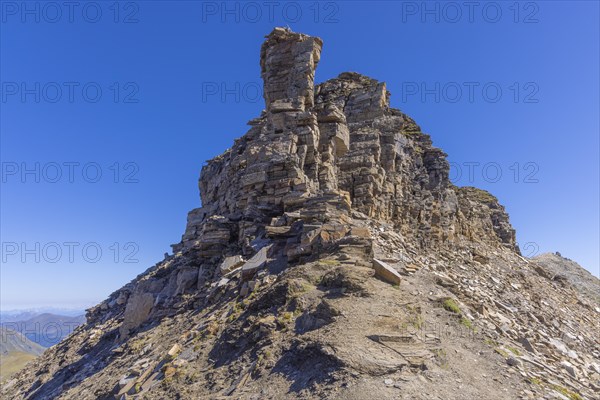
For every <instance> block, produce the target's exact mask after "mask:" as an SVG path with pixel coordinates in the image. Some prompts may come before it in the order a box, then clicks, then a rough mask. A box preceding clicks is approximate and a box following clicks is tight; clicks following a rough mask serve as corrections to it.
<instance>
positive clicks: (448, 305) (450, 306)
mask: <svg viewBox="0 0 600 400" xmlns="http://www.w3.org/2000/svg"><path fill="white" fill-rule="evenodd" d="M442 306H443V307H444V309H445V310H447V311H450V312H453V313H455V314H460V308H459V307H458V304H456V302H455V301H454V300H452V299H450V298H448V299H446V300H444V302H443V303H442Z"/></svg>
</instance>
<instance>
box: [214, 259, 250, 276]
mask: <svg viewBox="0 0 600 400" xmlns="http://www.w3.org/2000/svg"><path fill="white" fill-rule="evenodd" d="M243 264H244V259H243V258H242V256H231V257H226V258H225V259H224V260H223V262H222V263H221V265H220V266H219V271H220V272H221V275H226V274H227V273H229V272H231V271H233V270H235V269H236V268H238V267H240V266H242V265H243Z"/></svg>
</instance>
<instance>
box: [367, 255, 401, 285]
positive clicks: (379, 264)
mask: <svg viewBox="0 0 600 400" xmlns="http://www.w3.org/2000/svg"><path fill="white" fill-rule="evenodd" d="M373 269H374V270H375V276H377V277H378V278H380V279H382V280H384V281H386V282H389V283H391V284H392V285H399V284H400V282H401V281H402V277H401V276H400V274H399V273H398V271H396V270H395V269H394V268H392V267H390V266H389V265H388V264H386V263H385V262H383V261H380V260H377V259H376V258H374V259H373Z"/></svg>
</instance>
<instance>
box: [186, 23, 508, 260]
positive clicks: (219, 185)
mask: <svg viewBox="0 0 600 400" xmlns="http://www.w3.org/2000/svg"><path fill="white" fill-rule="evenodd" d="M321 49H322V41H321V40H320V39H319V38H314V37H310V36H307V35H303V34H299V33H293V32H291V31H289V30H287V29H282V28H276V29H275V30H274V31H273V32H272V33H271V34H269V35H268V36H267V38H266V40H265V42H264V44H263V46H262V48H261V63H260V64H261V72H262V77H263V80H264V98H265V110H264V111H263V113H262V114H261V116H260V117H258V118H256V119H253V120H251V121H250V122H249V125H250V126H251V128H250V130H249V131H248V132H247V133H246V134H245V135H244V136H242V137H241V138H239V139H237V140H236V141H235V143H234V145H233V146H232V148H231V149H229V150H227V151H226V152H225V153H224V154H222V155H220V156H218V157H216V158H214V159H212V160H210V161H209V162H208V164H207V165H206V166H205V167H203V169H202V174H201V177H200V183H199V186H200V194H201V199H202V204H203V208H201V209H196V210H193V211H192V212H191V213H190V215H189V217H188V226H187V229H186V233H185V235H184V237H183V241H182V243H180V244H179V245H177V246H176V247H175V249H176V250H181V249H188V250H195V251H197V252H198V254H199V257H201V258H202V259H204V260H208V259H211V258H215V257H217V258H218V256H219V255H222V254H223V253H227V249H228V248H231V247H232V246H233V247H236V248H237V249H238V251H241V252H242V253H243V254H245V255H252V254H253V253H254V252H255V251H256V246H254V245H253V242H256V241H257V240H263V239H264V240H269V239H271V240H281V241H283V242H284V243H285V251H284V253H285V254H287V256H288V257H289V259H290V260H292V259H295V258H297V257H299V256H302V255H305V254H309V253H310V251H311V249H313V250H314V246H315V245H317V244H318V245H319V246H323V245H324V244H326V243H327V242H329V243H333V242H335V241H336V240H341V239H343V238H344V237H345V236H347V235H351V233H350V230H351V229H350V227H349V221H350V220H351V219H352V218H351V213H352V211H356V212H359V213H361V214H364V215H366V217H369V218H373V219H377V220H380V221H386V222H388V223H391V224H393V225H394V227H395V230H396V231H397V232H398V233H400V234H401V235H403V236H405V237H406V238H408V239H409V240H410V241H412V242H414V243H416V244H417V245H418V246H421V247H427V246H432V247H435V246H439V245H445V244H459V243H460V242H461V241H482V242H487V243H491V244H495V245H502V246H506V247H509V248H512V249H517V248H516V245H515V234H514V230H513V229H512V227H511V226H510V223H509V222H508V216H507V215H506V213H505V212H504V208H503V207H502V206H500V205H499V204H498V202H497V200H496V199H495V198H494V197H493V196H491V195H489V194H488V193H487V192H483V191H480V190H477V189H469V188H457V187H455V186H453V185H452V184H451V183H450V181H449V178H448V174H449V164H448V161H447V160H446V154H444V153H443V152H442V151H441V150H439V149H437V148H435V147H433V146H432V142H431V139H430V138H429V136H428V135H426V134H424V133H422V132H421V130H420V128H419V126H418V125H417V124H416V123H415V122H414V121H413V120H412V119H411V118H410V117H408V116H407V115H405V114H403V113H402V112H400V111H399V110H397V109H393V108H391V107H390V103H389V98H390V94H389V92H388V91H387V90H386V86H385V83H383V82H378V81H376V80H374V79H371V78H368V77H365V76H363V75H360V74H357V73H342V74H340V75H339V76H338V77H337V78H335V79H331V80H329V81H326V82H324V83H322V84H319V85H315V84H314V77H315V70H316V67H317V64H318V62H319V59H320V56H321ZM517 250H518V249H517Z"/></svg>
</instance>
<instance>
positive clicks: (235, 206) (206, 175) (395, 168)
mask: <svg viewBox="0 0 600 400" xmlns="http://www.w3.org/2000/svg"><path fill="white" fill-rule="evenodd" d="M322 46H323V41H322V40H321V39H319V38H315V37H311V36H308V35H304V34H299V33H294V32H291V31H290V30H289V29H284V28H276V29H274V30H273V32H271V33H270V34H269V35H268V36H267V37H266V40H265V42H264V43H263V46H262V47H261V51H260V54H261V75H262V78H263V81H264V91H263V92H264V98H265V106H266V108H265V110H264V111H263V112H262V113H261V115H260V116H259V117H257V118H255V119H252V120H250V121H249V123H248V124H249V126H250V129H249V130H248V132H247V133H246V134H245V135H243V136H242V137H240V138H239V139H237V140H236V141H235V142H234V144H233V146H232V147H231V148H229V149H227V150H226V151H225V152H224V153H223V154H221V155H219V156H217V157H215V158H213V159H212V160H209V161H208V162H207V164H206V165H205V166H203V168H202V172H201V176H200V179H199V183H198V185H199V189H200V196H201V204H202V207H201V208H197V209H194V210H192V211H190V213H189V214H188V219H187V226H186V229H185V232H184V234H183V236H182V239H181V242H180V243H177V244H175V245H173V254H172V255H169V256H167V257H166V258H165V260H163V261H161V262H159V263H157V264H156V265H155V266H153V267H151V268H149V269H148V270H147V271H146V272H144V273H142V274H140V275H139V276H138V277H137V278H135V279H134V280H133V281H132V282H130V283H129V284H127V285H125V286H124V287H123V288H121V289H119V290H118V291H116V292H114V293H113V294H111V295H110V296H109V297H108V299H107V300H105V301H103V302H102V303H100V304H99V305H97V306H96V307H93V308H91V309H89V310H88V312H87V315H86V316H87V322H86V324H85V325H83V326H81V327H79V328H77V329H76V330H75V332H74V333H73V334H72V335H71V336H69V338H67V339H66V340H65V341H63V342H61V343H59V344H58V345H56V346H55V347H53V348H51V349H50V350H48V351H47V352H46V353H44V355H43V356H42V357H41V359H40V362H39V363H38V365H36V367H35V368H31V369H28V370H26V371H22V372H20V373H19V374H17V375H16V377H15V378H14V379H12V380H11V381H10V382H8V383H7V384H6V385H4V386H3V388H2V394H3V395H5V396H9V397H10V398H27V399H46V398H82V399H87V398H90V399H91V398H103V399H109V398H116V399H126V398H144V397H149V398H161V399H168V398H206V399H215V398H244V399H258V398H261V399H262V398H272V399H279V398H331V399H368V398H382V399H388V398H389V399H392V398H406V399H435V398H438V399H478V398H488V399H500V398H502V399H505V398H540V397H541V396H547V397H548V396H554V397H555V398H561V397H560V396H563V398H567V399H568V398H570V399H578V398H590V399H591V398H594V396H596V394H598V391H599V390H600V365H599V364H598V362H597V359H598V358H599V357H600V343H599V342H598V338H597V337H596V336H595V332H594V329H593V328H594V327H595V326H599V324H600V308H599V306H600V304H598V303H595V302H594V300H593V299H590V298H587V297H585V296H582V295H581V293H580V292H578V291H577V290H576V289H575V288H574V287H573V285H572V284H571V283H570V282H569V281H568V280H565V279H553V276H549V274H548V273H547V271H546V269H545V268H544V266H543V265H542V264H543V260H541V262H540V261H536V260H528V259H526V258H524V257H522V256H521V255H520V252H519V248H518V246H517V245H516V241H515V231H514V229H513V228H512V226H511V225H510V222H509V218H508V215H507V213H506V211H505V209H504V207H503V206H502V205H500V204H499V202H498V200H497V199H496V198H495V197H494V196H493V195H491V194H490V193H488V192H486V191H483V190H480V189H477V188H471V187H464V188H458V187H456V186H454V185H452V184H451V182H450V181H449V179H448V171H449V164H448V161H447V160H446V155H445V153H443V151H441V150H440V149H437V148H435V147H433V145H432V141H431V138H430V137H429V136H428V135H426V134H425V133H423V132H421V130H420V128H419V126H418V125H417V124H416V123H415V121H413V120H412V119H411V118H410V117H408V116H407V115H405V114H404V113H402V112H401V111H399V110H396V109H393V108H391V107H390V105H389V104H390V103H389V96H390V94H389V93H388V92H387V90H386V86H385V83H383V82H379V81H376V80H374V79H371V78H368V77H365V76H363V75H360V74H357V73H342V74H340V75H339V76H338V77H337V78H334V79H331V80H329V81H326V82H323V83H321V84H319V85H315V84H314V73H315V69H316V67H317V65H318V62H319V60H320V57H321V50H322ZM561 262H562V261H561ZM467 382H468V384H467Z"/></svg>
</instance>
